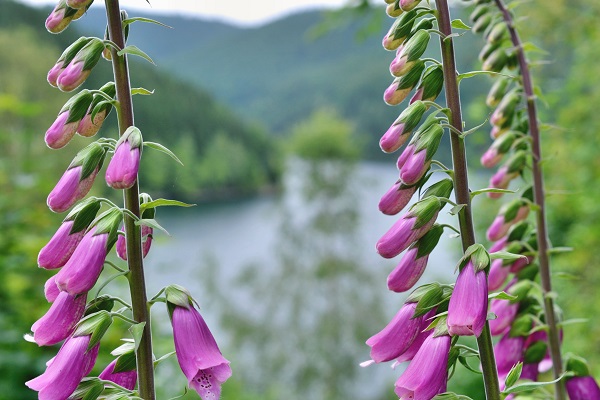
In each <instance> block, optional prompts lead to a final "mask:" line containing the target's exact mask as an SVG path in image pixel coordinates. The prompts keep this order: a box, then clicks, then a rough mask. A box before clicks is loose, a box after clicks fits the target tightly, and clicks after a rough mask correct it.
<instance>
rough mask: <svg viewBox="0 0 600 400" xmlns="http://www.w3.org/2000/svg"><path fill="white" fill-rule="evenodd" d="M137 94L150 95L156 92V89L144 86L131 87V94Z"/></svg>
mask: <svg viewBox="0 0 600 400" xmlns="http://www.w3.org/2000/svg"><path fill="white" fill-rule="evenodd" d="M136 94H141V95H142V96H149V95H151V94H154V90H148V89H145V88H143V87H139V88H133V89H131V95H132V96H133V95H136Z"/></svg>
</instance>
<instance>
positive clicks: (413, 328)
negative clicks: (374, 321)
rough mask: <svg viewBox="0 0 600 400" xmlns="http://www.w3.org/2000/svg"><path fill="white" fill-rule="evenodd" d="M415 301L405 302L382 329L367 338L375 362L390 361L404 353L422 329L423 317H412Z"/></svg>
mask: <svg viewBox="0 0 600 400" xmlns="http://www.w3.org/2000/svg"><path fill="white" fill-rule="evenodd" d="M416 307H417V303H406V304H404V305H403V306H402V308H401V309H400V311H398V313H396V315H395V316H394V318H393V319H392V320H391V321H390V323H389V324H388V325H387V326H386V327H385V328H383V330H382V331H381V332H379V333H377V334H376V335H374V336H371V337H370V338H369V339H368V340H367V345H368V346H369V347H371V358H372V359H373V361H375V362H376V363H380V362H385V361H390V360H393V359H395V358H398V357H399V356H400V355H401V354H402V353H404V352H405V351H406V350H407V349H408V348H409V347H410V345H411V344H412V342H413V341H414V340H415V338H416V337H417V335H418V334H419V332H420V331H421V329H422V325H423V320H424V317H423V316H421V317H417V318H413V316H414V314H415V310H416Z"/></svg>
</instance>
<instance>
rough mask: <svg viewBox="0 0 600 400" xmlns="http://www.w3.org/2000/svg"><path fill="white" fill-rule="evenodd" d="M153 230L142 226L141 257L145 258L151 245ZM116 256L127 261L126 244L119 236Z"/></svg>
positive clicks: (122, 237)
mask: <svg viewBox="0 0 600 400" xmlns="http://www.w3.org/2000/svg"><path fill="white" fill-rule="evenodd" d="M153 231H154V230H153V229H152V228H151V227H149V226H146V225H142V257H146V256H147V255H148V252H149V251H150V245H152V233H153ZM116 247H117V256H119V258H120V259H121V260H124V261H127V242H126V240H125V236H123V235H119V237H118V238H117V245H116Z"/></svg>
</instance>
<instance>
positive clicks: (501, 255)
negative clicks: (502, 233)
mask: <svg viewBox="0 0 600 400" xmlns="http://www.w3.org/2000/svg"><path fill="white" fill-rule="evenodd" d="M490 258H491V259H492V260H498V259H500V260H508V261H511V262H514V261H517V260H518V259H519V258H527V256H524V255H523V254H514V253H509V252H508V251H497V252H495V253H490Z"/></svg>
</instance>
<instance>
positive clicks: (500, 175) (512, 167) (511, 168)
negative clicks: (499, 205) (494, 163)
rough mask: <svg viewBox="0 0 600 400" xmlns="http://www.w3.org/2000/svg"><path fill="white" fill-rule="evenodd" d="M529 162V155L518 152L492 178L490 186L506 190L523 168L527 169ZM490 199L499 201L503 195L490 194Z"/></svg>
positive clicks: (521, 151)
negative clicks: (526, 164) (526, 165)
mask: <svg viewBox="0 0 600 400" xmlns="http://www.w3.org/2000/svg"><path fill="white" fill-rule="evenodd" d="M526 162H527V153H526V152H525V151H523V150H519V151H517V152H516V153H515V154H513V156H512V157H511V158H509V159H508V160H507V161H506V163H505V164H504V165H503V166H502V167H500V169H499V170H498V172H496V173H495V174H494V176H492V178H491V179H490V186H491V187H493V188H497V189H506V188H508V185H509V183H510V181H512V180H513V179H515V178H516V177H517V176H519V174H520V173H521V171H522V170H523V168H524V167H525V163H526ZM488 197H490V198H492V199H497V198H499V197H502V193H491V192H490V193H488Z"/></svg>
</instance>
